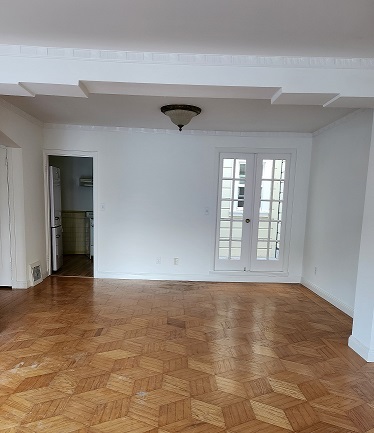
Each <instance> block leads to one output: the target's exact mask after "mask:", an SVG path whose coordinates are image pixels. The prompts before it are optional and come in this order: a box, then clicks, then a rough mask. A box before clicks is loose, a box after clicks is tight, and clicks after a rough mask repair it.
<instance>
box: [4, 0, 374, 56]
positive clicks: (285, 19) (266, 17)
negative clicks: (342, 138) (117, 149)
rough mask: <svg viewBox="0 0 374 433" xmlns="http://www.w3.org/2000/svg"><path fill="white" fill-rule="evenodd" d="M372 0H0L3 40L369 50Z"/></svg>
mask: <svg viewBox="0 0 374 433" xmlns="http://www.w3.org/2000/svg"><path fill="white" fill-rule="evenodd" d="M373 22H374V1H372V0H189V1H187V0H105V1H103V0H63V1H62V0H48V1H45V0H32V1H30V0H2V1H1V14H0V41H1V43H2V44H25V45H40V46H49V47H51V46H56V47H57V46H60V47H80V48H97V49H115V50H126V51H134V50H135V51H137V50H139V51H162V52H190V53H222V54H250V55H272V56H274V55H290V56H332V57H348V58H350V57H374V25H373Z"/></svg>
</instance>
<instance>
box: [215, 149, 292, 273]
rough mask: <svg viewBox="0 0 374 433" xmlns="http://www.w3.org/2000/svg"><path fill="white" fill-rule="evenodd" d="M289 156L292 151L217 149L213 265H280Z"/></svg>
mask: <svg viewBox="0 0 374 433" xmlns="http://www.w3.org/2000/svg"><path fill="white" fill-rule="evenodd" d="M290 162H291V155H290V154H269V153H266V154H254V153H252V154H245V153H244V154H237V153H235V154H221V156H220V173H219V187H218V188H219V199H218V215H217V236H216V251H215V270H229V271H265V272H267V271H283V270H284V263H285V261H284V258H285V255H286V247H287V245H286V243H285V233H286V226H287V202H288V183H289V172H290Z"/></svg>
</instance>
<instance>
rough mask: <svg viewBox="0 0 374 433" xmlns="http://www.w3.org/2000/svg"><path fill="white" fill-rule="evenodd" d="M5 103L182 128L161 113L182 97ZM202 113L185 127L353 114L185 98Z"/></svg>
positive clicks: (242, 127)
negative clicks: (166, 106) (162, 107)
mask: <svg viewBox="0 0 374 433" xmlns="http://www.w3.org/2000/svg"><path fill="white" fill-rule="evenodd" d="M4 99H5V100H6V101H8V102H11V103H12V104H14V105H16V106H17V107H19V108H20V109H22V110H23V111H25V112H26V113H29V114H31V115H33V116H34V117H36V118H38V119H39V120H41V121H42V122H45V123H65V124H79V125H102V126H123V127H136V128H156V129H176V127H175V126H174V125H173V124H172V123H171V121H170V119H169V118H168V117H167V116H165V115H164V114H162V113H161V111H160V107H161V106H162V105H165V104H176V103H180V102H181V100H180V98H175V97H162V96H131V95H102V94H92V95H89V97H88V98H69V97H63V96H41V95H37V96H35V98H27V97H20V96H13V97H10V96H6V97H4ZM183 103H186V104H191V105H197V106H199V107H201V108H202V113H201V114H200V115H199V116H197V117H195V118H194V119H192V121H191V123H190V124H189V125H187V126H186V127H185V129H194V130H212V131H256V132H260V131H270V132H271V131H274V132H276V131H280V132H314V131H316V130H318V129H320V128H322V127H323V126H326V125H328V124H329V123H331V122H333V121H335V120H337V119H339V118H340V117H342V116H344V115H346V114H348V113H350V112H351V111H352V110H351V109H348V108H328V107H327V108H323V107H320V106H300V105H299V106H295V105H285V106H281V105H272V104H271V102H270V101H269V100H259V99H251V100H249V99H232V98H225V99H221V98H197V97H196V98H186V97H184V98H183Z"/></svg>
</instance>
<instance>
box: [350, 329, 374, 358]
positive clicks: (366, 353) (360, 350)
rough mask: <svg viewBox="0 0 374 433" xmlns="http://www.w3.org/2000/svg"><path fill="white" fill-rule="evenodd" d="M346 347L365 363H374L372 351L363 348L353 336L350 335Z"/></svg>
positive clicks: (365, 347)
mask: <svg viewBox="0 0 374 433" xmlns="http://www.w3.org/2000/svg"><path fill="white" fill-rule="evenodd" d="M348 346H349V347H350V348H351V349H352V350H354V351H355V352H356V353H358V354H359V355H360V356H361V358H363V359H364V360H365V361H367V362H374V349H370V348H369V347H367V346H365V345H364V344H362V343H361V342H360V341H358V340H357V338H356V337H354V336H353V335H351V336H350V337H349V339H348Z"/></svg>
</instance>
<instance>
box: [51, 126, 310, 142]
mask: <svg viewBox="0 0 374 433" xmlns="http://www.w3.org/2000/svg"><path fill="white" fill-rule="evenodd" d="M44 129H62V130H68V131H84V132H129V133H133V134H167V135H180V132H179V131H178V130H177V129H152V128H129V127H125V126H95V125H69V124H62V123H45V124H44ZM183 135H194V136H195V135H196V136H214V137H254V138H257V137H269V138H282V137H283V138H292V137H294V138H311V137H312V136H313V134H312V133H309V132H250V131H208V130H198V129H193V130H191V129H190V130H183Z"/></svg>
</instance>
